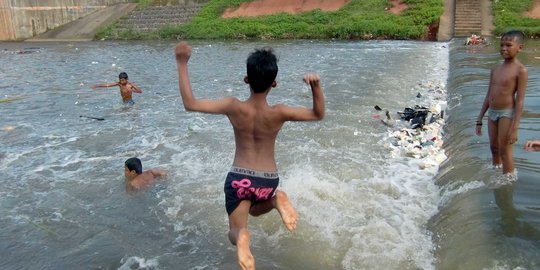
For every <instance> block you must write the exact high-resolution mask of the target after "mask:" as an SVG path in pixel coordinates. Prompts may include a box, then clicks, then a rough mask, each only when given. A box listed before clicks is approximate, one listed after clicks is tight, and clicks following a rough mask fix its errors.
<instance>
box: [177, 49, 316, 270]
mask: <svg viewBox="0 0 540 270" xmlns="http://www.w3.org/2000/svg"><path fill="white" fill-rule="evenodd" d="M175 53H176V64H177V66H178V79H179V87H180V94H181V96H182V101H183V103H184V108H185V109H186V110H188V111H195V112H204V113H213V114H223V115H226V116H227V117H228V118H229V121H230V123H231V125H232V127H233V130H234V137H235V142H236V151H235V155H234V162H233V166H232V168H231V170H230V172H229V173H228V175H227V178H226V180H225V187H224V190H225V203H226V209H227V213H228V215H229V240H230V241H231V243H232V244H233V245H236V247H237V256H238V263H239V264H240V267H241V268H242V269H244V270H245V269H255V260H254V258H253V255H252V254H251V250H250V247H249V239H250V234H249V231H248V224H247V221H248V215H250V214H251V215H252V216H259V215H262V214H265V213H268V212H270V211H271V210H272V209H274V208H276V209H277V210H278V212H279V214H280V215H281V218H282V220H283V223H284V224H285V226H286V227H287V229H288V230H290V231H292V230H294V229H295V228H296V222H297V214H296V211H295V209H294V208H293V206H292V204H291V202H290V201H289V199H288V198H287V195H286V194H285V192H283V191H281V190H277V191H276V188H277V187H278V183H279V178H278V173H277V166H276V162H275V159H274V148H275V143H276V137H277V135H278V132H279V131H280V129H281V127H282V126H283V124H284V123H285V122H286V121H313V120H321V119H323V117H324V96H323V92H322V89H321V86H320V80H319V76H318V75H316V74H307V75H305V76H304V82H305V83H307V84H309V85H310V86H311V91H312V93H313V108H311V109H308V108H301V107H294V108H293V107H289V106H286V105H281V104H280V105H273V106H270V105H269V104H268V103H267V100H266V97H267V96H268V93H270V90H271V89H272V88H273V87H276V85H277V83H276V81H275V79H276V75H277V72H278V66H277V58H276V56H275V55H274V53H273V52H272V50H271V49H263V50H256V51H255V52H253V53H251V54H250V55H249V57H248V59H247V76H245V77H244V82H245V83H247V84H249V86H250V96H249V98H248V99H247V100H244V101H241V100H238V99H237V98H234V97H227V98H223V99H218V100H210V99H197V98H195V97H194V96H193V92H192V90H191V84H190V81H189V77H188V69H187V63H188V61H189V58H190V56H191V47H190V46H188V44H187V43H185V42H181V43H179V44H178V45H177V46H176V49H175Z"/></svg>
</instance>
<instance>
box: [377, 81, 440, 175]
mask: <svg viewBox="0 0 540 270" xmlns="http://www.w3.org/2000/svg"><path fill="white" fill-rule="evenodd" d="M418 88H419V92H418V94H417V96H416V97H417V98H418V99H422V100H421V102H419V103H422V104H419V105H415V106H414V107H413V108H405V110H404V111H400V112H397V114H398V115H399V119H395V120H394V119H392V118H391V117H390V114H389V112H388V111H386V117H387V119H386V120H381V122H383V124H385V125H386V126H388V137H386V138H385V139H384V140H383V143H384V144H385V146H387V147H388V148H390V149H391V151H392V156H393V157H411V158H415V159H420V160H421V162H420V163H419V167H420V168H421V169H426V168H431V167H434V166H439V165H440V164H441V163H442V162H443V161H445V160H446V158H447V157H446V154H445V153H444V150H443V148H442V146H443V132H444V131H443V127H444V124H445V121H444V112H445V110H446V106H447V103H446V90H445V85H444V84H443V83H442V82H438V83H436V82H426V83H421V84H419V85H418ZM422 93H423V94H422ZM375 109H376V110H381V109H380V107H378V106H375Z"/></svg>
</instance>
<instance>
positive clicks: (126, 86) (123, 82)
mask: <svg viewBox="0 0 540 270" xmlns="http://www.w3.org/2000/svg"><path fill="white" fill-rule="evenodd" d="M113 86H118V87H120V96H122V102H123V103H124V105H133V104H135V101H133V98H132V95H133V93H134V92H135V93H138V94H140V93H142V91H141V89H139V87H137V86H136V85H135V84H133V83H131V82H128V75H127V73H125V72H121V73H120V74H119V75H118V82H114V83H102V84H96V85H93V86H92V89H96V88H108V87H113Z"/></svg>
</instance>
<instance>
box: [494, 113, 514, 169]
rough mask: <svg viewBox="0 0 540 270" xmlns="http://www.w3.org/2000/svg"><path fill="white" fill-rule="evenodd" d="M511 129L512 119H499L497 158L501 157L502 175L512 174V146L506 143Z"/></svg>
mask: <svg viewBox="0 0 540 270" xmlns="http://www.w3.org/2000/svg"><path fill="white" fill-rule="evenodd" d="M511 128H512V119H510V118H506V117H503V118H501V119H499V123H498V129H499V132H498V133H499V138H498V139H499V141H498V143H499V156H500V157H501V161H502V167H503V174H506V173H513V172H514V160H513V155H512V149H513V148H512V147H513V146H514V145H513V144H510V143H508V133H509V131H510V129H511Z"/></svg>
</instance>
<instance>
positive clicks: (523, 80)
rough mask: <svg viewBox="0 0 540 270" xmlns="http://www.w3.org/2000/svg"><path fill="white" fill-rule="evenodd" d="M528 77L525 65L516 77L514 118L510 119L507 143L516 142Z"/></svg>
mask: <svg viewBox="0 0 540 270" xmlns="http://www.w3.org/2000/svg"><path fill="white" fill-rule="evenodd" d="M528 79H529V74H528V71H527V68H526V67H521V68H520V69H519V73H518V78H517V93H516V100H515V102H514V120H513V121H512V126H511V128H510V130H509V131H508V132H509V134H508V143H515V142H517V139H518V138H517V133H518V129H519V122H520V121H521V115H522V113H523V104H524V100H525V90H526V89H527V80H528Z"/></svg>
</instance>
